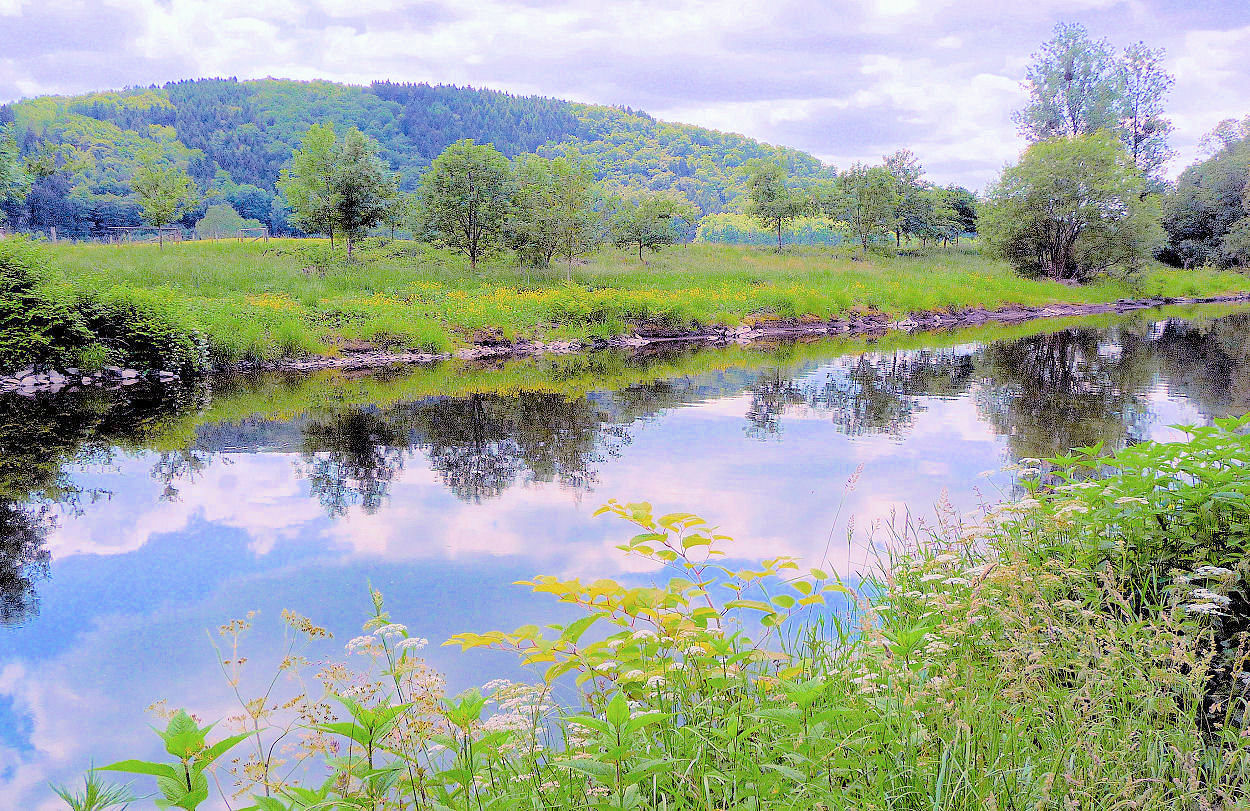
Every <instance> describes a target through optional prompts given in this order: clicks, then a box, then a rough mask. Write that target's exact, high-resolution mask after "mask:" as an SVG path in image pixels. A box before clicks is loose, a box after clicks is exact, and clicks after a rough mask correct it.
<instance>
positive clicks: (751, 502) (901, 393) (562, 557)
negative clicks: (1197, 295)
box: [0, 322, 1250, 808]
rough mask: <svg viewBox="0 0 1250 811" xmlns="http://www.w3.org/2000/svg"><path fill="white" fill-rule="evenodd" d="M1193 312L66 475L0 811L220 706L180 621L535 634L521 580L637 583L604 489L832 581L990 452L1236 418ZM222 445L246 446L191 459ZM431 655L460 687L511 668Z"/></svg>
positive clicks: (10, 707) (641, 568) (427, 416)
mask: <svg viewBox="0 0 1250 811" xmlns="http://www.w3.org/2000/svg"><path fill="white" fill-rule="evenodd" d="M1215 323H1216V326H1214V327H1212V328H1211V329H1210V330H1209V332H1207V333H1201V334H1199V333H1198V332H1197V331H1194V330H1183V329H1179V328H1168V329H1155V330H1149V331H1143V330H1137V331H1136V332H1133V331H1131V330H1130V331H1129V332H1127V333H1126V334H1125V336H1124V337H1123V340H1122V343H1123V346H1118V347H1117V349H1116V350H1115V351H1108V350H1106V348H1105V347H1106V345H1107V343H1106V333H1103V332H1097V331H1089V330H1087V331H1072V332H1069V333H1064V334H1063V335H1060V336H1057V337H1056V336H1034V337H1029V338H1024V339H1021V340H1020V341H1016V342H1006V343H1003V344H1000V345H997V347H998V348H996V349H978V348H975V347H971V346H964V347H961V348H959V349H958V350H949V349H948V350H935V351H933V352H928V353H905V352H900V353H893V352H889V353H887V352H873V353H868V354H867V355H864V356H861V357H857V358H855V357H852V358H836V359H831V360H829V361H828V362H822V363H816V364H811V363H808V364H806V365H804V366H803V367H802V368H801V369H789V370H788V369H776V370H773V369H764V370H762V371H761V370H758V369H733V370H726V371H722V372H715V373H707V374H700V375H693V376H691V377H688V378H679V379H676V380H673V381H664V382H660V383H655V384H647V385H640V386H633V387H627V388H624V389H621V390H619V391H615V392H600V393H595V394H593V395H591V396H588V397H585V398H580V399H578V398H572V399H565V398H557V397H553V396H552V395H547V394H544V395H541V396H538V395H534V396H525V395H522V396H519V397H516V398H508V397H504V396H502V395H483V396H480V397H478V398H477V399H476V400H474V399H471V398H460V399H452V398H429V399H426V400H422V401H420V402H416V403H401V404H399V405H398V406H394V407H390V408H372V407H370V408H367V409H366V410H367V411H368V413H367V414H365V413H364V411H362V410H359V409H358V410H355V411H347V412H344V413H340V414H337V415H336V414H331V415H328V416H320V415H319V416H316V417H312V416H305V417H302V418H301V419H300V420H296V421H292V422H289V423H269V422H265V421H263V420H256V421H250V422H248V423H247V424H245V425H243V424H241V425H233V424H228V423H222V424H219V425H217V426H214V427H213V428H212V431H211V432H210V433H211V434H212V435H211V436H207V438H206V434H204V433H202V434H201V435H200V440H201V441H203V443H204V444H203V445H202V446H199V447H197V448H196V449H195V451H196V452H197V453H203V454H206V455H207V459H208V461H207V465H206V467H204V468H203V469H202V470H199V471H198V472H196V473H195V474H194V476H193V477H192V478H190V479H186V478H183V479H179V480H178V481H177V482H176V490H177V493H178V498H177V500H175V501H162V500H161V495H162V493H163V492H164V491H165V484H166V483H165V482H163V481H158V480H154V479H153V478H152V476H151V475H150V474H151V472H152V471H153V469H154V468H155V467H156V466H157V463H158V462H159V461H161V460H160V459H159V457H158V456H157V455H155V454H151V453H146V452H142V453H134V454H124V455H118V456H116V457H114V458H113V460H112V463H111V464H110V465H108V466H104V465H101V466H99V467H83V468H77V469H73V470H72V471H71V472H72V474H73V479H74V481H75V483H77V484H78V485H79V486H81V487H83V488H86V489H91V488H103V489H106V490H109V491H111V492H112V493H113V495H112V497H111V499H110V500H106V501H102V502H99V503H96V504H87V505H85V511H84V512H83V513H82V514H81V515H79V516H74V515H65V516H64V517H63V518H62V526H61V527H60V528H58V529H56V530H55V531H53V532H52V533H51V535H50V537H49V540H48V548H49V549H50V550H51V552H52V553H53V572H52V578H51V579H50V580H48V581H46V582H45V583H43V584H41V585H40V590H41V591H42V592H43V597H44V600H43V602H44V606H43V609H44V610H43V613H42V615H41V616H40V617H39V618H37V619H36V620H34V621H33V622H32V623H30V624H29V625H28V626H26V627H24V628H22V629H18V630H16V631H11V632H10V631H4V630H0V634H5V633H7V634H9V636H8V637H6V639H5V641H6V642H7V641H9V640H10V639H11V640H12V641H13V646H12V647H11V648H8V649H6V656H5V658H4V660H3V661H0V726H4V727H5V728H7V729H10V730H16V732H11V733H9V734H8V735H7V736H6V735H3V734H0V807H22V808H27V807H39V806H37V804H36V803H37V802H43V801H44V798H46V796H47V792H46V790H45V789H44V782H45V781H46V780H47V779H49V778H51V779H68V778H70V777H72V776H74V775H75V774H76V773H77V772H79V771H80V770H81V769H82V768H83V767H84V766H85V765H86V763H87V760H88V758H89V757H91V756H93V755H94V756H95V757H97V758H98V759H100V760H101V761H103V760H108V759H112V758H113V757H121V756H145V755H149V754H156V751H155V750H156V748H157V747H156V739H155V736H152V735H151V734H150V733H149V732H148V731H147V730H146V728H144V727H143V726H142V725H141V723H139V715H140V713H141V710H142V708H143V707H144V706H146V705H147V704H148V703H149V702H151V701H152V700H154V699H157V698H161V697H168V698H170V699H171V700H172V701H173V702H175V703H182V702H184V701H186V702H188V703H191V704H192V706H193V708H195V709H197V710H200V711H202V712H204V713H206V716H207V717H215V715H224V714H225V713H226V712H227V710H226V707H227V701H226V695H225V692H224V685H222V684H221V683H220V680H219V679H218V678H217V676H216V675H215V673H214V669H213V667H212V658H211V649H210V648H209V647H208V645H207V643H206V641H205V640H204V639H203V636H202V635H201V631H202V629H204V628H211V627H215V626H216V625H217V624H218V623H220V622H221V621H223V620H225V619H228V618H229V617H230V616H232V615H236V614H238V613H241V612H242V611H245V610H247V609H248V608H259V609H261V611H262V617H263V618H264V622H262V623H261V624H260V625H258V631H257V639H256V640H255V641H256V643H257V645H254V646H253V650H256V649H259V644H260V643H263V642H264V641H265V640H267V639H273V638H274V637H273V635H274V634H276V633H277V632H278V631H277V626H276V623H277V615H278V613H279V612H280V611H281V609H282V608H284V607H291V608H294V609H296V610H301V611H303V612H305V613H308V614H310V615H311V616H313V617H314V618H316V619H317V620H318V621H319V622H323V623H325V624H328V625H329V626H330V627H331V628H332V629H333V630H334V631H335V632H336V633H338V634H339V635H340V636H341V637H342V636H350V635H352V634H353V633H354V632H355V630H356V629H357V627H358V625H359V621H360V619H361V616H362V613H363V611H364V610H365V603H366V597H365V594H364V583H365V582H366V581H370V582H373V583H374V584H375V585H377V586H379V587H380V588H382V590H383V591H384V592H386V593H387V595H388V597H389V598H391V608H392V610H393V612H394V614H395V616H396V618H397V619H400V620H403V621H406V622H408V623H409V624H410V625H411V626H412V627H413V628H414V630H418V629H419V630H418V632H419V633H421V634H422V635H426V636H429V637H430V638H431V639H432V640H438V639H440V638H446V636H448V635H450V634H452V633H455V632H458V631H463V630H485V629H489V628H499V627H512V626H515V625H516V624H518V623H519V622H520V621H522V620H524V621H536V622H546V621H552V620H553V619H555V618H556V617H557V616H558V615H559V612H560V611H561V610H563V608H562V607H561V606H559V605H558V604H553V601H551V600H550V599H548V598H547V597H545V596H543V595H532V594H529V593H528V592H527V591H526V590H525V589H524V588H522V587H515V586H511V585H510V583H511V582H512V581H513V580H515V579H518V578H525V577H529V576H531V575H533V574H536V573H539V572H548V573H553V574H561V575H565V576H569V575H572V576H581V577H592V576H599V575H609V576H611V575H620V576H623V577H625V578H627V579H630V580H634V581H638V582H644V581H646V580H649V579H650V578H652V577H653V576H654V575H655V574H656V572H655V570H654V569H653V568H652V567H650V566H649V565H647V564H645V563H642V562H639V561H637V560H630V559H627V558H626V557H625V556H624V554H623V553H621V552H620V551H619V550H617V549H616V548H615V546H616V544H618V543H620V542H622V541H623V540H624V539H625V538H628V537H629V536H630V535H632V534H633V531H632V528H631V527H630V526H629V525H626V524H624V523H622V522H620V521H619V520H617V519H613V518H598V519H593V518H591V513H592V512H593V510H594V509H595V508H596V507H597V506H598V505H599V504H600V503H602V502H603V501H605V500H607V499H608V498H610V497H614V498H618V499H621V500H638V499H648V500H651V501H652V502H653V503H654V505H655V508H656V511H657V512H665V511H693V512H697V513H699V514H701V515H703V516H704V517H705V518H707V519H708V520H709V521H711V522H713V523H715V524H718V525H719V526H720V527H721V528H722V530H723V531H724V532H726V533H728V534H729V535H732V536H733V537H734V538H735V539H736V540H735V541H734V542H733V545H732V547H731V548H730V552H731V554H732V555H733V556H734V557H735V558H741V559H751V558H759V557H771V556H775V555H793V556H796V557H800V558H804V559H805V560H806V561H807V562H809V563H817V562H818V561H819V558H821V557H822V556H823V555H824V554H825V553H826V550H827V551H828V554H829V561H828V562H829V564H830V565H831V566H832V568H834V569H836V570H838V571H840V572H842V573H843V574H850V573H852V572H854V571H856V570H859V569H862V568H863V567H864V566H866V565H870V564H871V563H872V562H873V554H874V550H873V549H871V548H869V546H868V544H867V543H866V541H865V537H866V535H865V530H866V529H868V528H870V527H873V526H874V525H875V526H877V527H879V529H878V532H877V533H876V534H875V536H874V540H875V541H876V542H877V543H878V544H881V545H883V544H884V543H885V542H886V541H887V540H888V532H887V531H885V530H884V529H882V528H880V527H881V525H882V524H884V523H886V522H888V521H889V520H890V519H891V516H892V515H893V516H895V517H896V518H898V519H899V520H901V519H902V518H903V517H904V516H905V515H906V510H907V509H908V508H909V507H910V508H911V509H913V510H916V511H918V512H919V513H920V514H921V515H931V514H932V505H933V504H934V503H935V502H936V501H937V500H938V499H939V498H940V497H941V494H942V491H943V488H944V487H951V488H952V489H951V492H950V500H951V502H952V503H953V504H954V506H955V507H956V508H957V509H961V510H965V511H967V510H970V509H972V508H974V507H975V505H976V504H977V503H978V501H979V496H978V493H977V491H976V488H978V487H981V488H985V490H986V496H987V497H988V498H991V499H993V498H996V497H997V496H998V493H997V492H996V491H995V490H994V489H993V487H994V485H995V484H1000V485H1001V484H1003V480H1002V478H1000V477H994V478H992V479H990V480H988V481H987V480H986V479H981V478H978V477H977V474H978V473H980V472H981V471H984V470H995V469H997V468H999V466H1000V464H1001V463H1002V462H1003V461H1004V459H1005V457H1009V456H1010V455H1012V454H1019V453H1022V452H1023V451H1025V450H1028V449H1033V448H1046V447H1050V446H1052V445H1062V444H1064V443H1066V442H1068V441H1069V440H1073V439H1075V440H1077V441H1079V442H1081V443H1084V442H1086V441H1091V440H1096V439H1099V438H1105V439H1107V440H1108V441H1109V443H1110V444H1112V445H1115V444H1118V443H1122V442H1124V441H1129V440H1132V439H1135V438H1138V437H1142V436H1149V437H1155V438H1167V439H1170V438H1174V436H1175V432H1174V431H1173V430H1172V429H1169V428H1167V425H1169V424H1170V423H1174V422H1198V421H1202V420H1203V419H1204V418H1205V415H1210V414H1219V413H1227V412H1232V411H1236V410H1238V409H1241V408H1244V405H1245V403H1244V402H1243V399H1238V398H1239V397H1241V395H1239V394H1238V392H1242V391H1250V375H1247V373H1245V372H1244V371H1243V369H1242V367H1243V366H1250V364H1243V363H1242V362H1241V357H1242V356H1241V354H1239V352H1238V349H1237V347H1239V346H1241V344H1240V343H1238V341H1240V340H1241V339H1240V337H1239V336H1240V335H1242V334H1244V331H1245V330H1244V324H1242V323H1240V322H1239V323H1235V324H1231V325H1227V324H1226V325H1225V326H1219V324H1220V323H1222V322H1215ZM1134 329H1136V328H1134ZM1193 359H1196V360H1193ZM1191 360H1192V362H1191ZM1243 377H1244V378H1246V380H1245V381H1243V380H1242V378H1243ZM1247 396H1250V395H1247ZM119 422H120V420H119ZM310 425H315V426H318V427H317V428H316V430H312V431H310V430H307V429H308V426H310ZM0 439H3V438H2V437H0ZM271 440H272V441H271ZM761 440H766V441H761ZM122 444H126V443H122ZM135 444H139V445H141V444H142V443H135ZM225 448H230V449H231V450H237V449H238V448H252V449H255V450H256V451H257V452H254V453H247V452H242V453H239V452H231V453H228V454H223V453H216V454H214V452H213V451H214V449H216V450H221V449H225ZM274 448H282V449H283V452H275V451H274V450H273V449H274ZM375 450H376V451H378V452H377V453H374V451H375ZM397 452H398V453H399V454H400V456H397V455H396V453H397ZM1028 455H1034V454H1031V453H1030V454H1028ZM431 459H433V460H434V461H433V462H432V461H431ZM323 460H328V461H329V462H331V463H332V464H319V463H320V462H321V461H323ZM397 461H402V464H398V463H397ZM860 465H863V472H862V474H861V476H860V477H859V480H858V484H857V487H856V488H855V490H854V491H853V492H846V482H847V480H848V478H850V477H851V475H852V474H853V473H854V472H855V471H856V469H857V467H859V466H860ZM474 471H485V473H486V474H488V475H493V476H494V479H493V480H492V481H491V482H488V484H489V485H490V486H484V487H483V486H478V485H477V483H475V482H474V481H471V480H470V479H471V477H472V475H473V472H474ZM301 474H304V475H305V476H311V480H310V478H308V477H303V478H302V477H301ZM327 513H329V514H331V515H341V517H338V518H331V517H329V516H328V515H327ZM852 517H854V520H855V523H856V527H857V535H856V539H855V541H854V542H853V543H851V544H848V542H847V540H846V524H847V522H848V520H849V519H851V518H852ZM262 628H264V629H265V630H263V631H262V630H261V629H262ZM266 635H268V636H266ZM341 641H342V639H340V640H339V641H338V642H336V644H341ZM430 655H431V657H432V658H434V662H435V664H436V666H438V667H440V668H443V669H445V670H447V671H449V678H450V681H451V683H452V684H453V685H454V686H456V687H463V686H468V685H470V684H476V683H481V682H482V681H485V680H486V679H487V678H489V676H490V675H497V674H500V673H501V672H502V671H505V670H506V669H507V668H508V667H511V666H512V664H511V662H510V660H508V659H506V658H498V657H497V658H494V659H491V658H489V657H485V655H483V656H477V655H461V654H458V653H453V652H450V651H448V650H438V649H434V650H432V651H431V654H430ZM171 689H173V690H176V694H175V695H165V694H166V693H167V692H168V691H169V690H171ZM9 716H17V718H16V719H15V718H12V717H9ZM36 798H38V799H37V800H36ZM46 807H48V808H53V807H57V806H56V805H55V804H49V805H47V806H46Z"/></svg>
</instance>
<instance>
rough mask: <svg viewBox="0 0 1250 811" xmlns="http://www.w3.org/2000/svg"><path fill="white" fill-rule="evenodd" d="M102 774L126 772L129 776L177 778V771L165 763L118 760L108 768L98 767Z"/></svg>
mask: <svg viewBox="0 0 1250 811" xmlns="http://www.w3.org/2000/svg"><path fill="white" fill-rule="evenodd" d="M99 771H102V772H127V773H129V774H147V775H151V776H153V777H177V776H178V771H177V769H175V768H174V767H173V766H170V765H169V764H167V763H152V762H150V761H147V760H119V761H117V762H116V763H110V764H109V765H108V766H101V767H99Z"/></svg>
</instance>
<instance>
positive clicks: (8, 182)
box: [0, 124, 30, 224]
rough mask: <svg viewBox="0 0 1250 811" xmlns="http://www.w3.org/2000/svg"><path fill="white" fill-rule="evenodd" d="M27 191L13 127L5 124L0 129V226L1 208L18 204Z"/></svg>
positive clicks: (24, 173)
mask: <svg viewBox="0 0 1250 811" xmlns="http://www.w3.org/2000/svg"><path fill="white" fill-rule="evenodd" d="M29 190H30V175H29V174H28V173H27V171H26V167H25V166H24V165H23V163H22V156H21V152H20V151H19V150H18V148H17V138H16V137H14V134H13V125H12V124H5V125H4V126H2V127H0V224H2V223H3V222H4V210H3V207H4V206H6V205H13V204H15V203H17V202H19V201H20V200H22V199H23V198H24V197H25V196H26V192H27V191H29Z"/></svg>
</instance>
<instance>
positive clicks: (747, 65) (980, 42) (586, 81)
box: [0, 0, 1250, 187]
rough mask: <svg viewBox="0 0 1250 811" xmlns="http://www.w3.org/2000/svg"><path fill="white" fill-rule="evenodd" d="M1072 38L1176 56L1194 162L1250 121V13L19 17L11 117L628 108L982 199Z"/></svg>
mask: <svg viewBox="0 0 1250 811" xmlns="http://www.w3.org/2000/svg"><path fill="white" fill-rule="evenodd" d="M1061 20H1076V21H1080V22H1083V23H1084V24H1085V25H1086V26H1087V27H1088V28H1089V29H1090V30H1091V31H1092V32H1093V33H1094V34H1095V35H1096V36H1105V37H1107V38H1109V39H1110V40H1111V41H1112V42H1113V43H1114V44H1116V45H1126V44H1129V43H1131V42H1134V41H1137V40H1144V41H1145V42H1147V43H1148V44H1150V45H1152V46H1156V47H1164V48H1166V49H1167V52H1168V65H1169V67H1170V69H1171V71H1172V72H1173V73H1174V74H1175V75H1176V86H1175V89H1174V91H1173V93H1172V98H1171V103H1170V111H1171V114H1172V117H1173V119H1174V121H1175V123H1176V135H1175V138H1174V146H1175V147H1176V149H1177V151H1178V156H1177V159H1176V160H1175V161H1174V162H1173V167H1172V169H1173V172H1175V171H1177V170H1179V169H1180V168H1181V167H1183V166H1184V165H1185V164H1186V163H1188V162H1189V161H1191V160H1192V159H1193V158H1194V157H1195V155H1196V153H1197V142H1198V140H1199V139H1200V138H1201V136H1202V134H1203V133H1204V132H1206V131H1207V130H1209V129H1210V128H1211V127H1212V126H1214V125H1215V124H1216V123H1217V122H1218V121H1219V120H1221V119H1223V118H1228V117H1238V118H1240V117H1242V116H1245V115H1247V114H1250V56H1247V55H1248V54H1250V3H1247V2H1245V0H1029V1H1028V2H1023V3H1014V2H1003V0H958V1H956V0H879V2H817V0H737V1H736V2H705V1H704V0H656V1H654V2H653V0H629V1H628V2H599V3H591V2H574V0H470V2H463V1H462V2H453V1H452V0H415V1H413V2H404V1H403V0H308V1H307V2H299V1H298V0H213V1H212V2H192V0H94V1H93V0H0V42H2V43H3V48H2V49H0V99H4V100H12V99H16V98H19V97H24V96H31V95H38V94H43V93H75V92H81V91H85V90H93V89H106V88H119V87H124V86H128V85H146V84H151V83H158V84H160V83H164V82H166V81H170V80H173V79H182V78H192V77H202V76H238V77H240V78H260V77H265V76H277V77H286V78H296V79H311V78H326V79H333V80H338V81H345V82H356V83H367V82H369V81H372V80H374V79H392V80H397V81H429V82H445V83H455V84H472V85H475V86H485V87H493V88H498V89H502V90H508V91H513V92H517V93H539V94H543V95H551V96H558V97H561V98H567V99H574V100H578V101H588V102H600V103H607V104H621V105H628V106H631V107H635V108H641V109H644V110H647V111H648V112H650V113H652V114H654V115H656V116H658V117H660V118H665V119H670V120H676V121H683V122H689V123H695V124H702V125H706V126H711V127H716V128H719V129H726V130H733V131H736V132H742V133H745V134H747V135H750V136H753V137H756V138H760V139H763V140H766V141H769V142H772V143H778V144H785V145H787V146H793V147H798V148H800V149H804V150H808V151H810V152H812V153H814V154H816V155H818V156H820V157H821V158H823V159H825V160H827V161H830V162H832V163H834V164H836V165H838V166H845V165H846V164H848V163H850V162H852V161H854V160H859V159H866V160H876V159H879V157H880V156H881V155H882V154H883V153H885V152H889V151H892V150H894V149H896V148H898V147H901V146H909V147H911V148H912V149H913V150H914V151H915V152H916V153H917V154H918V155H919V156H920V158H921V159H922V161H923V163H924V164H925V166H926V167H927V169H928V171H929V176H930V178H931V179H933V180H936V181H939V182H960V183H964V184H967V185H970V186H972V187H980V186H982V185H984V183H985V182H986V181H987V180H989V179H990V178H992V177H993V176H994V174H995V173H996V171H997V170H998V169H1000V168H1001V167H1002V165H1003V164H1004V162H1006V161H1008V160H1011V159H1012V158H1014V157H1015V155H1016V154H1017V153H1018V151H1019V149H1020V146H1021V142H1020V140H1019V139H1018V137H1017V136H1016V134H1015V131H1014V127H1013V125H1012V123H1011V113H1012V111H1013V110H1014V109H1016V108H1017V107H1018V106H1020V104H1021V102H1022V99H1023V97H1024V92H1023V91H1022V90H1021V88H1020V79H1021V77H1022V76H1023V74H1024V68H1025V65H1026V64H1027V62H1028V59H1029V55H1030V53H1032V52H1033V51H1034V50H1035V49H1036V48H1037V46H1038V44H1039V43H1041V42H1042V41H1043V40H1045V39H1046V38H1047V37H1048V36H1049V34H1050V31H1051V29H1052V28H1053V27H1054V25H1055V23H1056V22H1058V21H1061Z"/></svg>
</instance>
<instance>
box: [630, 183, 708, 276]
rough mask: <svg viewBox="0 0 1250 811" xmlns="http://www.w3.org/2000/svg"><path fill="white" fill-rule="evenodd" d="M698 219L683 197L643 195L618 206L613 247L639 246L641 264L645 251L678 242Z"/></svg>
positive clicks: (653, 193)
mask: <svg viewBox="0 0 1250 811" xmlns="http://www.w3.org/2000/svg"><path fill="white" fill-rule="evenodd" d="M696 220H698V213H697V210H696V209H695V207H694V206H693V205H691V204H690V203H689V202H688V201H686V200H684V199H682V198H681V197H679V196H677V195H673V194H662V193H658V192H640V193H637V194H633V195H630V196H628V197H626V198H624V199H622V200H620V201H619V202H617V203H616V204H615V208H614V210H613V212H612V216H611V218H610V219H609V227H610V228H611V231H612V242H613V244H615V245H616V246H617V247H620V248H628V247H637V248H638V261H639V262H642V261H644V260H643V258H642V251H643V249H644V248H645V249H647V250H650V251H654V252H659V250H660V249H661V248H663V247H665V246H668V245H672V244H674V243H675V242H678V241H679V240H680V239H681V238H682V234H683V232H684V231H685V230H686V229H688V228H689V227H690V225H691V224H693V223H694V222H695V221H696ZM700 228H702V224H700Z"/></svg>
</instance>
